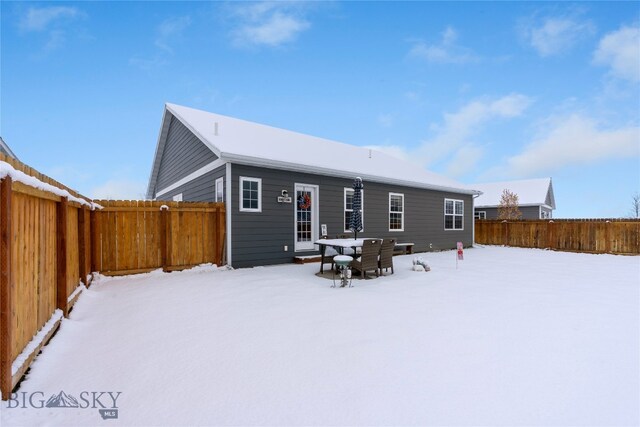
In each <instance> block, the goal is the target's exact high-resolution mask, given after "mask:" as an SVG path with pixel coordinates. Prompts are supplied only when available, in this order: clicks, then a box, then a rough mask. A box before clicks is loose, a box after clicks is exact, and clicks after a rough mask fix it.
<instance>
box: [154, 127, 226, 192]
mask: <svg viewBox="0 0 640 427" xmlns="http://www.w3.org/2000/svg"><path fill="white" fill-rule="evenodd" d="M216 159H217V156H216V155H215V154H214V153H213V152H212V151H211V150H210V149H209V148H208V147H207V146H206V145H204V144H203V143H202V141H200V140H199V139H198V138H197V137H196V136H195V135H194V134H193V133H191V131H189V129H187V127H186V126H184V125H183V124H182V123H180V121H179V120H178V119H176V118H175V117H173V116H172V117H171V123H170V125H169V131H168V135H167V140H166V143H165V146H164V151H163V153H162V159H161V160H160V168H159V170H158V178H157V180H156V187H155V189H154V191H153V194H154V195H155V193H157V192H158V191H160V190H162V189H163V188H166V187H168V186H169V185H171V184H173V183H175V182H176V181H178V180H180V179H182V178H184V177H185V176H187V175H189V174H190V173H192V172H194V171H196V170H198V169H200V168H201V167H203V166H205V165H207V164H209V163H211V162H212V161H214V160H216ZM164 198H166V195H164Z"/></svg>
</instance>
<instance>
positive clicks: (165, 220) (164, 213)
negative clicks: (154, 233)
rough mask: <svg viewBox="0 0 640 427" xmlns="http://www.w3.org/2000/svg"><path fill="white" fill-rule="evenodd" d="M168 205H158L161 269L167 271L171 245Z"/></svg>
mask: <svg viewBox="0 0 640 427" xmlns="http://www.w3.org/2000/svg"><path fill="white" fill-rule="evenodd" d="M169 221H170V219H169V207H168V206H167V205H162V206H160V257H161V258H162V270H163V271H168V270H167V267H169V257H170V248H169V246H170V245H171V235H170V232H171V230H170V225H169Z"/></svg>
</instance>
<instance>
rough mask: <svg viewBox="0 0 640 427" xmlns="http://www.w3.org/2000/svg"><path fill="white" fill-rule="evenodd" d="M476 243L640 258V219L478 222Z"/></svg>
mask: <svg viewBox="0 0 640 427" xmlns="http://www.w3.org/2000/svg"><path fill="white" fill-rule="evenodd" d="M475 241H476V243H480V244H485V245H505V246H517V247H523V248H539V249H555V250H560V251H573V252H590V253H611V254H640V219H554V220H517V221H502V220H476V222H475Z"/></svg>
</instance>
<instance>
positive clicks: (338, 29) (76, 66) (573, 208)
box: [0, 1, 640, 217]
mask: <svg viewBox="0 0 640 427" xmlns="http://www.w3.org/2000/svg"><path fill="white" fill-rule="evenodd" d="M0 8H1V13H2V16H1V24H2V28H1V36H2V40H1V48H2V50H1V57H0V59H1V64H0V71H1V76H0V79H1V80H0V83H1V87H0V89H1V92H0V108H1V110H0V135H2V137H3V138H4V140H5V141H6V142H7V143H8V144H9V145H10V146H11V148H12V149H13V150H14V151H15V152H16V154H17V155H18V156H19V157H20V158H21V160H22V161H24V162H26V163H28V164H29V165H31V166H33V167H35V168H37V169H39V170H40V171H42V172H44V173H46V174H48V175H50V176H52V177H53V178H56V179H58V180H60V181H62V182H64V183H65V184H67V185H69V186H71V187H73V188H75V189H77V190H78V191H80V192H81V193H83V194H86V195H88V196H96V197H111V198H121V197H132V198H139V197H142V196H143V194H144V192H145V189H146V184H147V180H148V175H149V171H150V168H151V161H152V158H153V154H154V150H155V145H156V141H157V136H158V130H159V127H160V120H161V117H162V111H163V105H164V103H165V102H173V103H177V104H182V105H186V106H190V107H194V108H200V109H204V110H207V111H212V112H216V113H220V114H225V115H230V116H234V117H238V118H242V119H246V120H251V121H256V122H259V123H264V124H269V125H272V126H277V127H282V128H286V129H291V130H295V131H299V132H303V133H307V134H311V135H315V136H320V137H324V138H329V139H333V140H337V141H343V142H347V143H350V144H354V145H362V146H373V147H377V148H379V149H382V150H385V151H388V152H390V153H393V154H395V155H397V156H400V157H404V158H407V159H409V160H410V161H414V162H418V163H420V164H421V165H423V166H424V167H426V168H428V169H430V170H433V171H435V172H439V173H442V174H445V175H448V176H451V177H453V178H456V179H458V180H459V181H461V182H464V183H474V182H486V181H497V180H507V179H520V178H538V177H546V176H551V177H553V183H554V189H555V197H556V202H557V205H558V209H557V211H556V213H555V216H556V217H604V216H607V217H608V216H625V215H627V214H628V213H629V208H630V206H631V196H632V195H633V193H634V192H637V191H640V65H639V64H640V27H639V25H640V24H639V22H640V6H639V3H638V2H606V3H605V2H587V3H568V2H560V3H552V2H540V3H531V2H526V3H515V2H514V3H511V2H448V3H438V2H344V3H340V2H317V3H311V2H306V3H291V2H277V3H269V2H267V3H264V2H258V3H248V2H242V3H226V2H213V3H209V2H75V3H74V2H42V3H38V2H5V1H3V2H2V3H1V4H0ZM301 161H303V159H301Z"/></svg>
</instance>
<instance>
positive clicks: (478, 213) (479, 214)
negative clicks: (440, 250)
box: [454, 204, 487, 227]
mask: <svg viewBox="0 0 640 427" xmlns="http://www.w3.org/2000/svg"><path fill="white" fill-rule="evenodd" d="M462 206H463V210H462V217H463V222H464V204H463V205H462ZM454 209H455V206H454ZM474 217H475V219H487V211H476V213H475V215H474ZM463 227H464V225H463Z"/></svg>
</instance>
